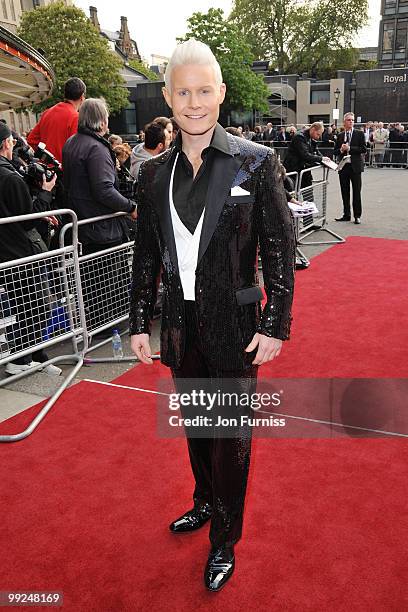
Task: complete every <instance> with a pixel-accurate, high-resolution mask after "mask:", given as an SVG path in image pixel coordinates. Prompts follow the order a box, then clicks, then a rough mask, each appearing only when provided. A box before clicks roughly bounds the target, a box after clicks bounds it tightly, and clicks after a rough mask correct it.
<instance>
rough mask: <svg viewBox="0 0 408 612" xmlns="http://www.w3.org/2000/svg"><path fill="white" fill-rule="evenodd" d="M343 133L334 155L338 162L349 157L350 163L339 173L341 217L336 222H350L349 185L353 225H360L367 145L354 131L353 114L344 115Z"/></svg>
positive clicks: (361, 136)
mask: <svg viewBox="0 0 408 612" xmlns="http://www.w3.org/2000/svg"><path fill="white" fill-rule="evenodd" d="M343 125H344V131H343V132H341V133H340V134H339V136H338V138H337V142H336V146H335V148H334V154H335V155H337V156H338V157H339V161H340V162H341V160H342V159H343V158H344V157H346V156H348V155H350V162H349V163H346V164H345V165H344V166H343V168H342V170H340V171H339V179H340V188H341V197H342V199H343V216H342V217H337V218H336V221H351V209H350V183H351V185H352V187H353V215H354V223H357V224H359V223H361V213H362V206H361V173H362V172H364V158H365V155H366V153H367V145H366V141H365V137H364V132H362V131H361V130H355V129H354V114H353V113H346V114H345V115H344V118H343Z"/></svg>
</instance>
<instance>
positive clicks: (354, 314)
mask: <svg viewBox="0 0 408 612" xmlns="http://www.w3.org/2000/svg"><path fill="white" fill-rule="evenodd" d="M407 256H408V241H407V242H404V241H392V240H381V239H363V238H351V239H348V241H347V243H346V244H344V245H339V246H337V247H334V248H332V249H330V250H329V251H327V252H326V253H324V254H323V255H321V256H319V257H317V258H315V259H313V262H312V266H311V267H310V269H309V270H307V271H305V272H300V273H299V274H298V276H297V286H296V299H295V306H294V313H293V314H294V324H293V334H292V340H291V341H290V342H289V343H286V344H285V346H284V348H285V350H284V352H283V353H282V355H281V357H280V358H279V359H278V360H277V361H276V362H275V363H273V364H271V365H268V366H265V367H263V368H262V370H261V375H262V376H263V377H269V376H271V377H279V376H284V377H299V376H303V377H316V378H318V377H322V378H325V377H372V378H376V377H377V378H381V377H407V374H408V360H407V356H408V354H407V329H408V314H407V313H408V308H407V306H408V304H407V301H408V300H407V291H406V287H407V286H408V266H407V265H406V261H407V260H408V258H407ZM159 375H160V376H161V375H164V376H166V377H167V376H168V370H167V368H164V367H163V366H160V365H159V364H157V363H155V365H154V366H152V367H147V366H137V367H135V368H134V369H133V370H131V371H130V372H128V373H126V374H125V375H124V376H122V377H120V379H118V380H117V381H116V382H120V383H122V384H127V385H130V386H141V387H143V388H147V389H149V388H150V389H154V388H156V384H157V378H158V376H159ZM33 410H38V408H37V409H33ZM28 412H29V411H27V413H26V414H22V415H18V416H16V417H14V418H13V419H9V420H8V421H7V422H5V423H1V424H0V432H1V433H14V432H16V431H19V430H21V429H23V427H24V424H25V423H27V420H28V419H27V417H28V416H29V414H28ZM155 419H156V412H155V397H154V396H153V395H151V394H146V393H142V392H137V391H132V390H126V389H120V388H115V387H109V386H102V385H96V384H93V383H80V384H79V385H77V386H75V387H74V388H72V389H70V390H69V391H68V392H66V393H65V394H64V395H63V397H62V399H61V400H59V402H58V404H57V405H56V407H55V408H53V409H52V411H51V413H50V414H49V415H48V416H47V417H46V419H45V421H44V422H43V423H42V424H41V425H40V426H39V428H38V429H37V430H36V431H35V432H34V434H33V435H32V436H30V437H29V438H27V439H26V440H24V441H22V442H20V443H16V444H9V445H6V444H3V445H0V453H1V463H0V479H1V483H2V509H3V512H2V529H1V530H0V534H1V535H0V543H1V550H2V563H1V568H0V590H6V589H20V590H21V589H27V590H28V589H30V590H34V589H42V590H48V591H49V590H52V589H55V590H61V591H63V592H64V596H65V602H64V607H63V609H64V610H69V611H75V612H93V611H95V612H105V611H112V612H116V611H126V612H131V611H134V610H136V611H139V610H140V611H143V612H144V611H146V612H147V610H149V611H153V612H162V611H163V612H164V611H171V612H173V611H174V612H176V611H177V612H190V611H191V610H193V609H194V610H195V609H196V610H201V611H207V610H209V609H211V610H215V611H217V612H218V611H219V612H221V611H222V612H232V611H234V612H235V611H237V610H238V611H241V610H247V609H249V610H253V609H257V610H259V611H260V612H264V611H265V612H266V611H267V610H268V611H269V610H272V611H276V612H280V611H282V610H288V611H296V612H297V611H299V610H301V611H302V612H304V611H306V612H309V611H310V612H315V611H317V610H319V611H320V610H324V612H343V611H344V612H349V610H353V612H354V611H357V612H360V611H361V612H366V611H367V610H370V611H373V612H385V611H387V612H400V611H401V610H406V609H408V599H407V592H406V576H407V572H408V553H407V544H408V537H407V534H408V519H407V514H406V476H407V461H408V447H407V443H406V441H404V440H398V439H389V438H388V439H350V438H346V439H335V440H329V439H321V440H319V439H314V440H313V439H312V440H296V441H294V440H290V439H289V440H285V439H279V440H271V439H258V440H256V441H254V450H253V457H252V467H251V473H250V482H249V489H248V498H247V512H246V518H245V524H244V537H243V541H242V543H240V544H239V546H237V549H236V552H237V568H236V572H235V574H234V577H233V578H232V579H231V582H230V584H229V585H227V586H226V588H225V590H223V591H222V592H221V593H219V594H211V593H207V592H206V591H205V590H204V587H203V585H202V571H203V567H204V563H205V560H206V556H207V552H208V528H207V527H205V528H204V529H203V530H202V531H200V532H197V533H195V534H190V535H186V536H184V537H183V536H180V537H177V536H173V535H172V534H171V533H170V532H169V531H168V530H167V524H168V523H169V522H170V521H171V520H172V519H174V518H175V517H176V516H177V515H178V514H179V513H180V512H181V511H182V510H184V509H185V508H186V507H188V506H189V505H190V499H191V492H192V477H191V474H190V467H189V464H188V459H187V452H186V447H185V442H184V440H182V439H176V440H166V439H159V438H158V437H157V435H156V433H155ZM27 609H28V608H27Z"/></svg>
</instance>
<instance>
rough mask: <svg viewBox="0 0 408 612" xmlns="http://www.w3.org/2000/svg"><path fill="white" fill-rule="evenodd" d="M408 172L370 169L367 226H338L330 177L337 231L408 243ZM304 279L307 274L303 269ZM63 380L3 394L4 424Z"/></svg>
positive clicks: (92, 370)
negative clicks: (7, 419) (407, 241)
mask: <svg viewBox="0 0 408 612" xmlns="http://www.w3.org/2000/svg"><path fill="white" fill-rule="evenodd" d="M407 193H408V170H404V169H393V168H384V169H372V168H370V169H367V170H366V172H365V173H364V175H363V217H362V224H361V225H354V224H353V223H336V222H335V221H334V217H337V216H340V215H341V214H342V205H341V197H340V188H339V184H338V177H337V175H336V174H334V173H331V174H330V182H329V188H328V221H329V227H330V228H331V229H333V231H335V232H337V233H339V234H341V235H342V236H343V237H345V238H346V239H347V237H348V236H371V237H379V238H393V239H399V240H401V239H402V240H407V239H408V197H407ZM321 235H323V239H324V240H327V238H328V237H329V234H327V233H326V232H319V233H318V234H315V235H314V236H313V240H318V239H319V237H320V236H321ZM302 248H303V250H304V252H305V254H306V255H307V256H308V257H309V259H311V260H312V261H311V265H313V257H314V256H315V255H317V254H318V253H321V252H322V251H324V250H325V249H327V248H337V249H341V248H342V245H341V244H340V245H334V246H333V245H319V246H309V247H307V246H306V247H304V246H303V247H302ZM298 273H299V274H307V270H301V271H299V272H298ZM158 328H159V321H155V323H154V331H153V334H152V350H153V351H157V350H159V338H158ZM123 343H124V353H125V354H126V355H129V354H130V348H129V339H128V337H127V335H125V336H124V337H123ZM71 352H72V349H71V346H70V343H67V342H66V343H63V344H60V345H58V346H57V347H55V348H52V349H50V350H48V353H49V355H50V356H52V357H54V356H57V355H66V354H69V353H71ZM93 356H94V357H103V356H106V357H111V356H112V350H111V345H110V342H109V343H108V344H107V345H106V346H105V347H102V348H100V349H97V350H96V351H95V352H94V353H93ZM62 367H63V373H64V374H66V373H67V372H69V371H70V369H71V367H72V366H69V365H64V366H62ZM131 367H133V366H132V364H130V363H108V364H103V363H98V364H95V365H91V366H89V367H83V368H82V370H81V371H80V372H79V374H78V376H77V377H76V378H75V379H74V383H75V382H78V381H79V380H81V379H83V378H89V379H92V380H102V381H111V380H113V379H114V378H116V377H117V376H119V375H120V374H122V373H123V372H125V371H126V370H128V369H130V368H131ZM4 376H5V374H4V372H3V368H0V379H1V378H4ZM58 383H60V379H58V378H55V377H51V376H48V375H46V374H34V375H32V376H29V377H26V378H23V379H22V380H20V381H18V382H16V383H13V384H11V385H8V386H7V389H5V388H2V389H0V421H2V420H4V419H6V418H8V417H9V416H11V415H13V414H16V413H18V412H20V411H22V410H24V409H25V408H27V407H29V406H32V405H33V404H35V403H37V402H38V401H40V400H41V399H43V398H45V397H48V396H49V395H50V394H51V393H52V392H53V391H54V390H55V389H56V388H57V386H58Z"/></svg>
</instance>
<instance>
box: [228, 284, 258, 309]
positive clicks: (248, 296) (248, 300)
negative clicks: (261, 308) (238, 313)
mask: <svg viewBox="0 0 408 612" xmlns="http://www.w3.org/2000/svg"><path fill="white" fill-rule="evenodd" d="M235 295H236V297H237V303H238V305H239V306H246V305H247V304H254V303H255V302H260V301H261V300H262V298H263V293H262V289H261V288H260V287H258V285H256V286H255V287H245V289H238V291H236V292H235Z"/></svg>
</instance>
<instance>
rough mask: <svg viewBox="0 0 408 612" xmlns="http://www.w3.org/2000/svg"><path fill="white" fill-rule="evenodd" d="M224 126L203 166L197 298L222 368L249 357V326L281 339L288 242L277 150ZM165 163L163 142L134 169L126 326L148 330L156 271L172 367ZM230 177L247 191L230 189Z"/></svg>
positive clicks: (165, 350)
mask: <svg viewBox="0 0 408 612" xmlns="http://www.w3.org/2000/svg"><path fill="white" fill-rule="evenodd" d="M217 129H218V126H217ZM221 129H222V128H221ZM223 132H224V133H225V138H227V139H228V145H229V150H230V154H229V155H227V154H225V155H224V154H223V155H217V156H216V158H215V160H214V165H213V168H212V172H211V177H210V182H209V186H208V193H207V199H206V206H205V213H204V221H203V227H202V232H201V239H200V246H199V253H198V262H197V268H196V283H195V296H196V309H197V317H198V327H199V329H200V333H201V344H202V347H203V350H204V351H205V356H206V359H207V360H208V361H209V363H210V364H211V365H212V366H213V367H217V368H220V369H223V370H225V371H228V370H237V369H242V368H245V367H246V366H247V365H248V354H247V353H245V352H244V349H245V347H246V346H247V345H248V344H249V342H250V341H251V340H252V337H253V335H254V333H255V332H256V331H258V332H260V333H261V334H264V335H266V336H270V337H274V338H280V339H282V340H287V339H288V338H289V331H290V323H291V305H292V299H293V288H294V261H295V241H294V233H293V225H292V220H291V215H290V212H289V208H288V205H287V200H286V197H285V192H284V188H283V183H282V179H281V176H280V172H279V162H278V160H277V158H276V156H275V155H274V154H273V153H272V151H271V150H270V149H268V148H267V147H264V146H263V145H259V144H256V143H253V142H250V141H247V140H245V139H243V138H237V137H235V136H231V135H230V134H227V133H226V132H225V131H224V130H223ZM173 162H174V151H173V150H172V149H169V150H167V151H166V152H164V153H162V154H161V155H159V156H157V157H154V158H152V159H150V160H148V161H146V162H145V163H144V164H143V166H142V167H141V170H140V173H139V182H138V195H137V202H138V220H137V231H136V239H135V250H134V258H133V281H132V288H131V306H130V333H131V334H132V335H133V334H141V333H150V331H151V321H152V317H153V308H154V305H155V301H156V295H157V287H158V284H159V280H160V275H161V278H162V282H163V290H164V291H163V307H162V323H161V361H162V362H163V363H164V364H165V365H167V366H169V367H172V368H177V367H179V366H180V364H181V361H182V358H183V353H184V343H185V317H184V296H183V289H182V285H181V280H180V275H179V271H178V262H177V251H176V244H175V239H174V234H173V228H172V222H171V214H170V206H169V198H168V192H169V182H170V173H171V170H172V166H173ZM238 185H239V186H240V187H241V188H242V189H244V190H245V191H247V192H249V194H250V195H240V196H236V195H231V188H232V187H235V186H238ZM258 245H259V248H260V254H261V259H262V271H263V278H264V287H265V292H266V296H267V302H266V305H265V307H264V309H263V311H261V304H260V300H259V297H260V296H259V293H260V292H259V290H258V291H256V290H254V289H253V287H254V286H255V287H256V286H257V285H258V273H257V267H258ZM251 288H252V289H251ZM242 289H247V291H240V290H242ZM237 291H240V293H239V294H238V296H237ZM238 299H239V301H240V304H241V305H240V304H239V303H238V301H237V300H238ZM246 302H249V303H246ZM252 358H253V357H252Z"/></svg>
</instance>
